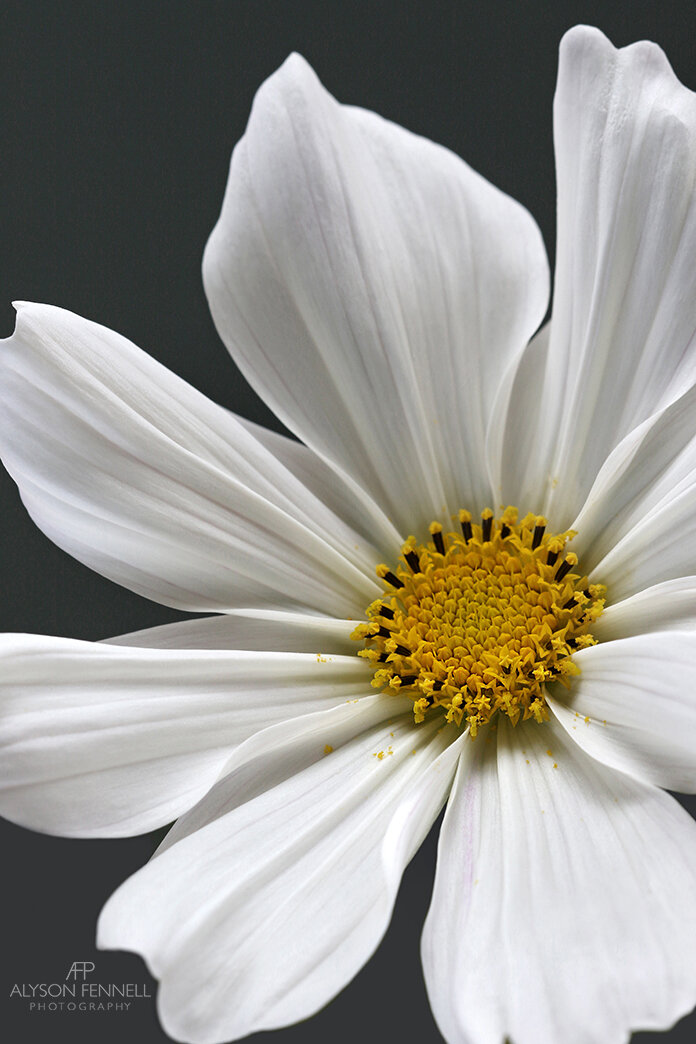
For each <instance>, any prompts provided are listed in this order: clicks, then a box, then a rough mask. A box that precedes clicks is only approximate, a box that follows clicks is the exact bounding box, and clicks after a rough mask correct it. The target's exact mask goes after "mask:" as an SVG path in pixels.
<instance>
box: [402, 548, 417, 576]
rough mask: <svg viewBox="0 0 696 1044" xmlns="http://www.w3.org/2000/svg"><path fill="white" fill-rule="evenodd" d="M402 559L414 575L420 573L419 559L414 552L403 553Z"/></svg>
mask: <svg viewBox="0 0 696 1044" xmlns="http://www.w3.org/2000/svg"><path fill="white" fill-rule="evenodd" d="M404 558H405V559H406V561H407V562H408V564H409V566H410V567H411V571H412V572H414V573H420V559H419V557H418V555H417V554H416V552H415V551H404Z"/></svg>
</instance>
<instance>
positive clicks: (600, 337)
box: [535, 26, 696, 529]
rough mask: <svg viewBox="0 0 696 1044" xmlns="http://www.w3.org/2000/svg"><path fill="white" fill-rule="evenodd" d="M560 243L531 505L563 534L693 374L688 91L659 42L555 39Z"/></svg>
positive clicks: (695, 165)
mask: <svg viewBox="0 0 696 1044" xmlns="http://www.w3.org/2000/svg"><path fill="white" fill-rule="evenodd" d="M554 130H555V142H556V164H557V175H558V247H557V265H556V279H555V286H554V302H553V317H552V321H551V342H550V349H549V354H548V367H547V370H546V377H545V381H544V383H543V386H540V388H539V400H538V401H539V409H538V411H537V416H538V418H539V426H538V439H539V441H538V446H537V451H536V454H535V458H536V459H535V465H536V469H537V476H538V489H539V493H538V494H537V495H538V496H539V501H538V503H539V507H538V508H537V509H536V510H542V511H544V513H545V514H547V515H549V516H551V517H552V518H553V520H554V526H555V528H557V529H560V528H564V527H565V526H568V525H570V523H571V522H572V520H573V517H574V516H575V514H577V512H578V510H579V509H580V507H581V506H582V503H583V501H584V499H585V497H586V496H587V493H588V491H589V489H590V486H591V485H592V482H593V481H594V478H595V476H596V475H597V472H598V471H599V468H600V466H601V464H602V462H603V461H604V459H605V458H606V457H607V455H608V454H609V453H610V452H611V450H612V449H613V448H614V447H615V446H616V445H617V444H618V443H619V442H620V441H621V439H622V438H623V437H624V436H625V435H626V434H628V433H629V432H630V431H631V430H632V429H633V428H635V427H636V426H637V425H638V424H640V423H642V422H643V421H644V420H645V419H646V418H647V417H649V416H650V415H651V414H652V413H653V412H654V411H655V410H657V409H659V408H661V407H663V406H665V405H666V404H667V403H669V402H670V401H672V400H673V399H675V398H676V397H677V396H679V395H680V394H682V393H683V392H684V391H685V390H686V388H688V387H690V386H691V385H692V384H693V383H694V380H695V379H696V351H695V349H696V341H695V329H694V319H693V308H692V307H691V302H693V300H694V298H695V297H696V265H694V254H695V252H696V192H695V182H696V96H695V95H694V94H693V93H692V92H691V91H689V90H687V89H686V88H685V87H683V86H682V85H681V84H680V83H679V81H678V80H677V78H676V76H675V75H674V73H673V71H672V69H671V68H670V65H669V63H668V62H667V59H666V58H665V56H664V54H663V53H662V51H661V50H660V49H659V47H657V46H656V45H655V44H650V43H637V44H633V45H631V46H630V47H626V48H623V49H622V50H615V49H614V48H613V47H612V45H611V44H610V43H609V41H608V40H607V39H606V37H604V36H603V35H602V34H601V33H600V32H598V31H597V30H596V29H590V28H587V27H584V26H580V27H577V28H575V29H572V30H571V31H570V32H569V33H568V34H567V35H566V36H565V38H564V40H563V42H562V44H561V52H560V67H559V74H558V88H557V92H556V100H555V109H554Z"/></svg>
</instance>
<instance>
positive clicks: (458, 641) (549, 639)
mask: <svg viewBox="0 0 696 1044" xmlns="http://www.w3.org/2000/svg"><path fill="white" fill-rule="evenodd" d="M457 518H458V521H459V524H460V527H461V533H456V532H450V533H445V532H444V530H443V528H442V526H441V525H440V524H439V523H437V522H433V523H431V525H430V527H429V530H430V536H431V540H430V541H428V542H427V543H425V544H419V543H418V542H417V541H416V539H415V537H413V536H410V537H409V538H408V540H407V541H406V543H405V544H404V546H403V547H402V549H401V558H400V559H399V562H398V564H397V565H396V567H395V568H394V569H393V570H392V569H390V568H389V566H387V565H379V566H377V576H378V577H379V578H380V579H381V580H382V582H383V584H384V587H385V593H384V595H383V596H382V597H381V598H379V599H377V600H376V601H375V602H373V603H372V604H371V605H370V606H368V608H367V611H366V616H367V621H368V622H367V623H362V624H359V625H358V626H357V627H356V628H355V630H354V631H353V634H352V637H353V638H354V639H355V640H356V641H361V642H363V643H364V646H365V647H364V648H363V649H361V650H360V652H359V654H358V655H359V656H363V657H365V659H367V660H369V662H370V663H371V665H372V668H373V670H374V676H373V679H372V684H373V685H374V686H375V688H378V689H384V690H385V691H386V692H391V693H401V694H403V695H406V694H408V695H409V696H411V697H412V699H413V714H414V718H415V721H416V723H420V722H422V721H424V720H425V717H426V715H428V716H430V717H431V716H432V715H433V713H435V712H436V711H437V710H439V711H440V713H442V714H443V716H444V719H445V720H446V721H448V722H454V723H455V724H456V725H466V726H468V727H469V729H470V732H471V736H472V737H474V736H476V733H477V731H478V730H479V728H480V727H481V726H482V725H484V724H486V723H487V722H489V721H491V719H492V718H493V717H494V716H495V715H496V714H497V713H503V714H506V715H507V716H508V717H509V718H510V720H511V722H512V723H513V725H516V724H517V722H518V721H520V720H522V721H526V720H527V719H528V718H534V720H535V721H537V722H542V721H545V720H547V718H548V708H547V706H546V696H545V692H546V689H545V687H546V685H547V684H548V683H549V682H560V683H561V684H562V685H565V686H566V687H567V686H568V684H569V679H570V678H571V677H572V675H574V674H578V673H579V668H578V667H577V665H576V664H575V663H574V662H573V659H572V655H573V652H574V651H575V650H576V649H584V648H586V647H587V646H589V645H594V644H595V643H596V639H594V638H593V637H592V634H591V633H590V627H591V625H592V624H593V623H594V621H595V620H596V619H597V618H598V617H599V615H600V614H601V612H602V609H603V608H604V594H605V589H604V587H602V586H601V585H600V584H590V583H589V581H588V579H587V577H586V576H584V575H582V573H581V571H580V570H579V569H578V568H577V566H578V557H577V555H576V554H574V553H573V552H572V551H571V552H566V550H565V547H566V544H567V542H568V541H569V540H570V539H572V537H573V536H575V534H574V533H573V531H572V530H568V531H566V532H565V533H555V534H554V533H547V532H546V525H547V522H546V519H545V518H544V517H543V516H542V515H531V514H530V515H527V516H526V517H525V518H523V519H522V521H518V512H517V509H516V508H513V507H508V508H506V509H505V511H504V512H503V514H502V515H501V517H500V519H495V518H494V516H493V512H492V511H491V510H490V509H489V508H486V510H485V511H483V512H482V513H481V521H480V522H479V523H475V522H473V520H472V515H471V513H470V512H468V511H465V510H462V511H460V512H459V515H458V516H457ZM377 756H379V755H377Z"/></svg>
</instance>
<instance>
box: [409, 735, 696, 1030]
mask: <svg viewBox="0 0 696 1044" xmlns="http://www.w3.org/2000/svg"><path fill="white" fill-rule="evenodd" d="M497 736H498V740H497V744H496V742H492V743H491V744H489V745H486V744H485V743H479V742H478V740H477V741H476V742H474V743H472V744H468V745H466V746H465V748H464V754H463V756H462V759H461V762H460V766H459V770H458V772H457V777H456V780H455V784H454V787H453V793H452V796H451V798H450V801H449V804H448V807H447V812H446V814H445V820H444V824H443V828H442V831H441V835H440V846H439V851H438V866H437V873H436V878H435V889H434V893H433V902H432V906H431V909H430V912H429V914H428V919H427V921H426V926H425V932H424V938H423V961H424V968H425V976H426V983H427V986H428V993H429V996H430V1000H431V1004H432V1006H433V1010H434V1013H435V1017H436V1019H437V1022H438V1025H439V1026H440V1029H441V1031H442V1033H443V1035H444V1036H445V1038H446V1040H447V1041H448V1044H501V1041H503V1040H504V1039H506V1038H508V1039H510V1040H511V1041H514V1044H558V1042H559V1041H563V1044H625V1041H627V1039H628V1036H629V1031H630V1030H631V1029H665V1028H667V1027H669V1026H671V1025H672V1023H673V1022H675V1021H676V1019H678V1018H679V1017H680V1016H682V1015H684V1014H685V1013H686V1012H687V1011H688V1010H689V1009H690V1008H691V1007H692V1006H693V1004H694V1001H696V824H695V823H694V822H693V820H692V819H691V817H690V816H689V815H688V814H687V813H686V812H685V811H684V809H682V808H681V806H680V805H679V804H678V803H677V802H676V801H675V800H674V798H672V797H670V795H668V794H665V793H664V792H663V791H661V790H658V789H657V788H655V787H651V786H648V785H647V784H644V783H640V782H638V781H636V780H633V779H631V778H630V777H629V776H625V775H624V774H623V773H620V772H614V771H613V770H611V769H608V768H606V767H605V766H603V765H600V764H599V763H598V762H596V761H594V760H593V759H592V758H589V757H587V755H585V754H584V753H583V752H582V751H581V750H580V748H579V747H578V746H577V745H576V744H575V743H573V742H571V740H570V739H568V737H567V736H566V735H565V733H564V732H563V730H562V729H561V728H560V726H559V725H557V724H555V723H553V722H551V723H548V724H547V725H544V726H538V725H536V724H535V723H530V724H529V725H526V726H523V727H518V728H517V729H515V730H513V729H512V728H511V727H510V726H509V724H507V723H506V722H505V721H503V722H501V725H500V726H499V728H498V733H497Z"/></svg>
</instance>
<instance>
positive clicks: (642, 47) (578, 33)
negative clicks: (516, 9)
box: [559, 25, 692, 94]
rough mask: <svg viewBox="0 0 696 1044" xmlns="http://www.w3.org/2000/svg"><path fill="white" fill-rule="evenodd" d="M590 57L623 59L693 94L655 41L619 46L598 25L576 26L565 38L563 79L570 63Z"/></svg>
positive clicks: (645, 74)
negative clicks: (596, 26)
mask: <svg viewBox="0 0 696 1044" xmlns="http://www.w3.org/2000/svg"><path fill="white" fill-rule="evenodd" d="M588 59H589V60H592V59H594V60H595V61H597V62H602V63H604V62H610V63H613V62H619V63H620V64H621V65H623V66H624V67H628V68H632V69H635V70H636V71H640V74H641V76H642V77H644V78H646V79H651V78H656V79H658V78H664V79H665V81H666V83H665V86H669V87H671V88H675V87H676V88H678V89H679V90H680V91H683V92H686V93H687V94H692V92H691V91H690V90H689V89H688V88H687V87H685V86H684V85H683V84H682V82H681V81H680V80H679V77H678V76H677V75H676V73H675V72H674V70H673V68H672V66H671V65H670V62H669V59H668V58H667V55H666V54H665V52H664V51H663V50H662V48H661V47H660V45H659V44H656V43H654V42H653V41H652V40H638V41H636V42H635V43H631V44H628V45H627V46H626V47H615V46H614V44H613V43H612V42H611V40H610V39H609V38H608V37H607V36H606V35H605V34H604V33H603V32H602V31H601V30H600V29H597V28H595V26H591V25H576V26H573V28H572V29H569V30H568V31H567V32H566V33H565V34H564V36H563V37H562V39H561V43H560V47H559V80H560V79H561V76H562V75H563V71H564V68H565V67H566V66H567V65H569V66H575V65H578V64H580V63H581V62H582V61H587V60H588Z"/></svg>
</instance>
